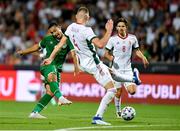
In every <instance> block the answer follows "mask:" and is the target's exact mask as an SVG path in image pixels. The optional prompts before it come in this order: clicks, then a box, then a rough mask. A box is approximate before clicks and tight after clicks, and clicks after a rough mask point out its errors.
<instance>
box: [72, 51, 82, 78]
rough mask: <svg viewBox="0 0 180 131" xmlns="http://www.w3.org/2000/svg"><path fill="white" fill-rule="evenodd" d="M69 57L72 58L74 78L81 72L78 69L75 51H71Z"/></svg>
mask: <svg viewBox="0 0 180 131" xmlns="http://www.w3.org/2000/svg"><path fill="white" fill-rule="evenodd" d="M71 56H72V58H73V63H74V76H76V75H78V74H79V73H80V72H81V70H80V68H79V60H78V57H77V55H76V52H75V50H72V51H71Z"/></svg>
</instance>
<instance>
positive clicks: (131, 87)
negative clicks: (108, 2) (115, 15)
mask: <svg viewBox="0 0 180 131" xmlns="http://www.w3.org/2000/svg"><path fill="white" fill-rule="evenodd" d="M127 28H128V22H127V20H126V19H124V18H120V19H118V21H117V25H116V30H117V34H116V35H114V36H112V37H111V38H110V39H109V41H108V43H107V45H106V51H105V57H106V58H107V59H108V60H109V61H111V62H112V70H113V71H114V72H118V73H119V74H121V75H127V77H133V70H132V67H131V58H132V55H136V56H138V57H139V58H140V59H141V60H142V62H143V64H144V67H146V66H147V65H148V64H149V63H148V61H147V59H146V57H145V56H144V55H143V54H142V53H141V51H140V50H139V44H138V40H137V38H136V36H135V35H132V34H129V33H128V32H127ZM134 72H138V70H137V69H136V68H134ZM139 84H140V83H139ZM115 86H116V88H117V93H116V96H115V99H114V101H115V106H116V114H117V116H118V117H120V116H121V109H120V108H121V91H122V88H121V87H123V86H124V87H125V88H126V90H127V91H128V93H130V94H131V95H133V94H135V92H136V84H135V83H133V82H127V81H126V82H117V81H115Z"/></svg>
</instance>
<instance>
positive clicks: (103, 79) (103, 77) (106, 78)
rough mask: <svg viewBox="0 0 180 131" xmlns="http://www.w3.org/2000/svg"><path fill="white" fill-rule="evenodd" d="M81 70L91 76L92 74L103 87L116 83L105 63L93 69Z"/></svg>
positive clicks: (83, 68)
mask: <svg viewBox="0 0 180 131" xmlns="http://www.w3.org/2000/svg"><path fill="white" fill-rule="evenodd" d="M81 69H82V70H83V71H85V72H87V73H89V74H92V75H93V76H94V78H95V79H96V81H97V82H98V83H99V84H101V85H102V86H103V87H104V86H105V85H106V84H107V83H109V82H110V81H112V82H113V81H114V80H113V79H112V77H111V74H110V72H109V69H108V67H107V66H106V65H105V64H103V63H99V64H98V65H95V66H93V67H91V69H89V68H85V67H81Z"/></svg>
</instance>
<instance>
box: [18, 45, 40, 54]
mask: <svg viewBox="0 0 180 131" xmlns="http://www.w3.org/2000/svg"><path fill="white" fill-rule="evenodd" d="M39 49H40V47H39V45H38V44H35V45H33V46H31V47H29V48H27V49H25V50H20V51H17V54H19V55H26V54H30V53H33V52H36V51H38V50H39Z"/></svg>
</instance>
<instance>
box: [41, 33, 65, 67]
mask: <svg viewBox="0 0 180 131" xmlns="http://www.w3.org/2000/svg"><path fill="white" fill-rule="evenodd" d="M66 40H67V37H66V36H65V35H63V37H62V38H61V40H60V42H59V43H58V44H57V46H55V48H54V50H53V52H52V53H51V55H50V57H49V58H47V59H45V60H44V61H43V64H44V65H49V64H51V62H52V61H53V60H54V58H55V57H56V54H57V52H58V51H59V50H60V49H61V48H62V46H63V45H64V44H65V43H66Z"/></svg>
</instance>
